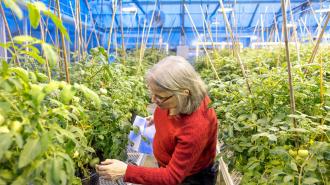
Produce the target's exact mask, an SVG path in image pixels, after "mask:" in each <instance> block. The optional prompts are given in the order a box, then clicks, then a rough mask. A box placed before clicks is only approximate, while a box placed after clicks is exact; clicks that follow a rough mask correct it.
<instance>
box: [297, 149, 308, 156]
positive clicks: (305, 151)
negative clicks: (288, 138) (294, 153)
mask: <svg viewBox="0 0 330 185" xmlns="http://www.w3.org/2000/svg"><path fill="white" fill-rule="evenodd" d="M298 155H299V156H300V157H307V156H308V150H298Z"/></svg>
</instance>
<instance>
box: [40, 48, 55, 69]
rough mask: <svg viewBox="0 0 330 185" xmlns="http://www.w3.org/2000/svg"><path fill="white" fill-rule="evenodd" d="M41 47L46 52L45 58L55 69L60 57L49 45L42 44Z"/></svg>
mask: <svg viewBox="0 0 330 185" xmlns="http://www.w3.org/2000/svg"><path fill="white" fill-rule="evenodd" d="M41 46H42V49H43V51H44V56H45V57H46V59H47V60H48V61H49V66H50V67H54V66H55V65H56V64H57V61H58V55H57V53H56V52H55V50H54V48H53V47H52V46H51V45H50V44H47V43H42V44H41Z"/></svg>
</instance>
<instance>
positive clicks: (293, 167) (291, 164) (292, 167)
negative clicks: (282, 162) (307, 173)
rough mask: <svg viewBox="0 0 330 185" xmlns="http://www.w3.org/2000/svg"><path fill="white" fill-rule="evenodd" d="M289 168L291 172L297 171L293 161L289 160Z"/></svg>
mask: <svg viewBox="0 0 330 185" xmlns="http://www.w3.org/2000/svg"><path fill="white" fill-rule="evenodd" d="M290 167H291V169H292V170H294V171H298V168H297V165H296V163H295V162H294V161H293V160H291V162H290Z"/></svg>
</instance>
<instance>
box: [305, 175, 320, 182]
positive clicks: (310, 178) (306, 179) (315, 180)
mask: <svg viewBox="0 0 330 185" xmlns="http://www.w3.org/2000/svg"><path fill="white" fill-rule="evenodd" d="M318 182H320V181H319V180H318V179H316V178H314V177H307V178H305V179H304V180H303V184H315V183H318Z"/></svg>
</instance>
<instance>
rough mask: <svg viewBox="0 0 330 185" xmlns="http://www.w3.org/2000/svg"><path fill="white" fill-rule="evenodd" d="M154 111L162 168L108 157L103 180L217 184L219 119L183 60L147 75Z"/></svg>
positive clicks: (158, 66) (161, 64)
mask: <svg viewBox="0 0 330 185" xmlns="http://www.w3.org/2000/svg"><path fill="white" fill-rule="evenodd" d="M146 80H147V84H148V87H149V90H150V93H151V95H152V96H151V98H152V102H154V103H156V104H157V108H156V110H155V112H154V124H155V128H156V133H155V137H154V141H153V150H154V156H155V158H156V160H157V162H158V164H159V167H160V168H147V167H141V166H134V165H127V164H125V163H124V162H121V161H118V160H115V159H107V160H105V161H103V162H101V165H97V167H96V170H97V171H98V173H99V174H100V176H101V177H103V178H105V179H109V180H116V179H118V178H121V177H124V181H125V182H132V183H136V184H150V185H172V184H173V185H176V184H182V185H183V184H185V185H188V184H196V185H197V184H201V185H208V184H210V185H211V184H212V185H214V184H215V181H216V174H217V166H215V165H214V163H215V155H216V143H217V130H218V129H217V118H216V114H215V111H214V109H213V108H209V107H208V105H209V103H210V99H209V98H208V96H207V92H206V87H205V84H204V82H203V81H202V80H201V78H200V77H199V75H198V74H197V73H196V71H195V70H194V68H193V67H192V66H191V65H190V64H189V63H188V62H187V61H186V60H185V59H184V58H182V57H179V56H169V57H166V58H164V59H163V60H161V61H160V62H159V63H157V64H156V65H155V66H153V67H152V69H151V70H150V71H149V72H148V74H147V76H146Z"/></svg>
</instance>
